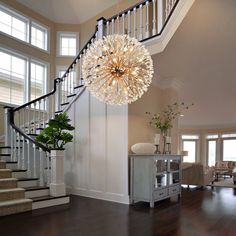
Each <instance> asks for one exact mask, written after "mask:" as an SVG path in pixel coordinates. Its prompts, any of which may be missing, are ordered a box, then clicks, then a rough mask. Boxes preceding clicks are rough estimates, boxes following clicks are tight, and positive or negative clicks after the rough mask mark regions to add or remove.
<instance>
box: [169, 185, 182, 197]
mask: <svg viewBox="0 0 236 236" xmlns="http://www.w3.org/2000/svg"><path fill="white" fill-rule="evenodd" d="M179 191H180V187H179V186H173V187H170V188H169V195H174V194H178V193H179Z"/></svg>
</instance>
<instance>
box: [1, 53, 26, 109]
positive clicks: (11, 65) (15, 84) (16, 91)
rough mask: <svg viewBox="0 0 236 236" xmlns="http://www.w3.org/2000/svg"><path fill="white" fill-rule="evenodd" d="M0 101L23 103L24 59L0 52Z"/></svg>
mask: <svg viewBox="0 0 236 236" xmlns="http://www.w3.org/2000/svg"><path fill="white" fill-rule="evenodd" d="M0 58H1V60H0V80H1V83H0V101H2V102H6V103H12V104H16V105H20V104H22V103H24V83H25V79H26V60H24V59H22V58H18V57H16V56H12V55H10V54H7V53H5V52H0Z"/></svg>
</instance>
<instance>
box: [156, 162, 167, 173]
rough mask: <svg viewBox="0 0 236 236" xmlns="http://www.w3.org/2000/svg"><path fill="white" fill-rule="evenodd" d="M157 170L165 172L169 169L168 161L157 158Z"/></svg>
mask: <svg viewBox="0 0 236 236" xmlns="http://www.w3.org/2000/svg"><path fill="white" fill-rule="evenodd" d="M155 163H156V172H157V173H160V172H165V171H167V161H166V160H157V161H156V162H155Z"/></svg>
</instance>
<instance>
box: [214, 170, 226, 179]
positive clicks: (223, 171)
mask: <svg viewBox="0 0 236 236" xmlns="http://www.w3.org/2000/svg"><path fill="white" fill-rule="evenodd" d="M227 173H228V171H227V170H216V171H215V181H217V182H218V181H219V177H220V176H224V177H225V175H226V174H227Z"/></svg>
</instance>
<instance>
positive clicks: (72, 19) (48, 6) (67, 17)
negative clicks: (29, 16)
mask: <svg viewBox="0 0 236 236" xmlns="http://www.w3.org/2000/svg"><path fill="white" fill-rule="evenodd" d="M17 1H18V2H20V3H22V4H24V5H26V6H27V7H29V8H31V9H32V10H34V11H36V12H37V13H39V14H41V15H43V16H45V17H47V18H48V19H50V20H52V21H54V22H57V23H67V24H81V23H83V22H85V21H86V20H88V19H90V18H92V17H94V16H96V15H97V14H99V13H100V12H102V11H104V10H106V9H107V8H109V7H111V6H113V5H115V4H117V3H118V2H119V1H120V0H87V1H86V0H17Z"/></svg>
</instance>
